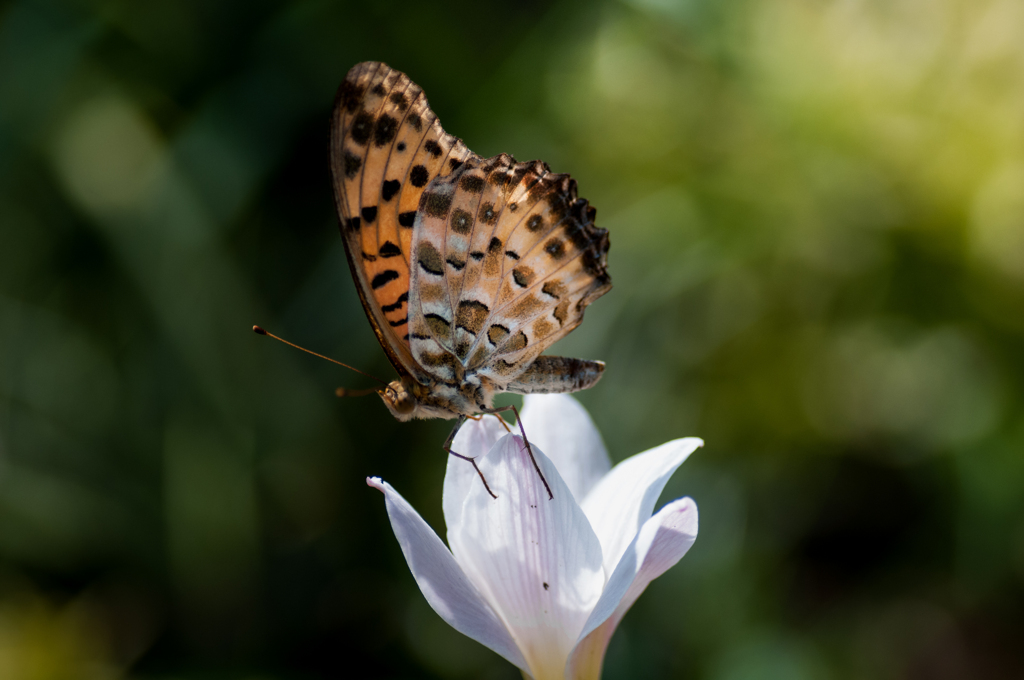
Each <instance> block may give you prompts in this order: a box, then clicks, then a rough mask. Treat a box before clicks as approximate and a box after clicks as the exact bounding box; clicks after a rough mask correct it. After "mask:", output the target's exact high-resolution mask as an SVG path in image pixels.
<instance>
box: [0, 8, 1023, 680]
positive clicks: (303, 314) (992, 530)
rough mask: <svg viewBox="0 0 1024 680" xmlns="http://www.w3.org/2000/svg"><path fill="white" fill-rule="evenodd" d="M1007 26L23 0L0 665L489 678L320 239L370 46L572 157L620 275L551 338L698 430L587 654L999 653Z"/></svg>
mask: <svg viewBox="0 0 1024 680" xmlns="http://www.w3.org/2000/svg"><path fill="white" fill-rule="evenodd" d="M1022 27H1024V5H1022V4H1021V3H1020V2H1019V1H1017V0H982V1H975V0H890V1H883V0H852V1H839V0H827V1H820V0H781V1H780V0H743V1H740V0H727V1H723V2H712V1H711V0H623V1H622V2H610V1H609V2H603V3H599V4H591V3H583V2H571V1H570V2H560V3H544V2H532V3H493V4H490V3H484V4H481V3H470V2H465V1H460V2H455V3H446V4H444V5H441V4H438V5H433V6H431V5H427V4H424V3H419V2H411V1H406V2H381V3H369V2H368V3H361V4H352V3H335V2H323V1H316V0H303V1H299V2H292V3H274V2H267V1H264V2H257V3H242V2H219V3H201V2H195V1H193V0H186V1H182V0H157V1H155V2H146V3H134V2H128V1H127V0H110V1H106V2H104V1H101V0H66V1H64V2H61V1H59V0H15V1H14V2H12V3H10V4H8V5H6V6H5V7H3V8H0V676H3V677H5V678H8V677H9V678H13V679H14V680H37V679H38V680H48V679H50V678H54V679H57V678H60V679H64V678H82V679H86V678H88V679H93V678H103V679H107V678H111V679H112V678H118V677H133V678H154V679H165V678H166V679H168V680H169V679H171V678H182V679H184V678H225V679H228V678H268V679H269V678H282V679H283V678H315V677H341V676H342V675H343V674H345V673H346V672H352V669H353V668H359V667H361V665H362V664H364V663H366V662H367V661H368V660H372V661H373V663H374V664H375V668H374V669H373V670H370V671H367V672H366V675H365V677H381V678H398V677H438V678H440V677H451V678H456V677H488V678H514V677H517V673H516V672H514V669H512V668H511V667H510V666H509V665H508V664H506V663H505V662H503V661H501V660H500V659H498V658H497V657H496V656H495V655H493V654H491V653H489V652H486V651H485V650H483V649H482V648H478V647H476V646H475V645H474V644H473V643H470V642H468V641H467V640H464V639H462V638H460V637H459V636H458V634H456V633H454V632H453V631H450V630H449V629H447V628H446V627H445V624H443V623H442V622H441V621H440V619H439V618H437V617H436V616H435V615H434V614H433V613H432V612H430V611H429V609H427V608H426V605H425V604H424V603H423V601H422V599H421V596H420V595H419V593H418V591H417V590H416V588H415V585H414V583H413V582H412V579H411V577H410V576H409V574H408V572H407V570H406V567H405V565H404V562H403V560H402V557H401V554H400V552H399V550H398V548H397V545H396V543H395V540H394V538H393V536H392V535H391V532H390V530H389V529H388V525H387V520H386V516H385V514H384V508H383V503H382V501H381V498H380V496H379V494H377V493H376V492H374V491H372V490H370V489H367V488H366V486H365V485H364V478H365V477H366V476H367V475H371V474H372V475H380V476H383V477H384V478H385V479H387V480H388V481H390V482H391V483H392V484H394V486H395V487H396V488H398V489H399V490H400V491H401V492H402V493H403V494H404V495H405V496H406V497H407V498H408V499H409V500H410V501H412V502H413V504H414V505H415V506H416V507H417V508H419V509H421V511H422V512H423V513H424V516H425V517H427V519H428V520H429V521H431V522H432V523H433V525H434V526H435V527H437V528H438V529H440V530H441V531H442V534H443V526H442V521H441V517H440V491H441V479H442V476H443V470H444V465H445V460H444V455H443V453H442V452H441V450H440V444H441V442H442V441H443V439H444V437H445V435H446V434H447V425H446V424H444V423H432V422H427V423H424V422H420V423H411V424H399V423H397V422H395V421H393V420H392V419H391V418H390V416H389V415H388V414H387V412H386V410H385V409H384V407H383V405H381V404H380V403H377V402H376V401H375V398H374V397H367V398H365V399H361V400H357V399H352V400H336V399H335V398H334V397H333V396H332V392H333V389H334V387H336V386H337V385H338V384H342V385H345V386H347V387H361V386H364V385H365V383H366V380H365V379H364V378H362V377H360V376H358V375H356V374H349V373H345V372H342V371H341V370H340V369H336V368H335V367H332V366H330V365H329V364H326V363H323V362H319V361H317V360H315V359H312V358H310V357H307V356H305V355H302V354H299V353H297V352H294V351H291V350H287V349H286V348H284V347H283V346H281V345H278V344H276V343H271V342H270V341H268V340H266V339H264V338H260V337H257V336H256V335H254V334H252V333H251V332H250V330H249V328H250V326H251V325H252V324H253V323H259V324H261V325H263V326H265V327H267V328H268V329H269V330H271V331H273V332H276V333H279V334H281V335H283V336H285V337H287V338H289V339H291V340H294V341H296V342H300V343H302V344H304V345H306V346H309V347H310V348H312V349H315V350H317V351H321V352H324V353H327V354H330V355H332V356H336V357H338V358H339V359H341V360H343V361H346V362H348V363H351V364H354V365H356V366H359V367H361V368H365V369H366V370H368V371H371V372H374V373H376V374H378V375H381V376H388V377H390V376H391V375H392V373H391V369H390V367H389V366H388V364H387V362H386V360H385V358H384V355H383V353H382V352H381V351H380V349H379V347H378V346H377V345H376V341H375V339H374V337H373V335H372V333H371V332H370V329H369V326H368V324H367V323H366V321H365V318H364V317H363V312H362V310H361V308H360V306H359V303H358V300H357V297H356V294H355V291H354V290H353V289H352V284H351V280H350V277H349V274H348V271H347V266H346V264H345V257H344V253H343V250H342V244H341V241H340V239H339V238H338V235H337V233H336V217H335V215H334V208H333V198H332V195H331V186H330V180H329V173H328V160H327V155H326V154H327V137H328V119H329V114H330V107H331V104H332V100H333V95H334V88H335V87H337V85H338V83H339V82H340V81H341V79H342V78H343V76H344V74H345V72H346V71H347V70H348V68H349V67H351V66H352V65H353V64H355V63H356V62H358V61H364V60H370V59H380V60H384V61H387V62H388V63H390V64H391V65H392V66H394V67H396V68H398V69H401V70H403V71H405V72H407V73H408V74H409V75H410V76H411V77H412V78H413V79H414V80H415V81H416V82H418V83H419V84H420V85H422V86H423V87H424V89H425V91H426V92H427V94H428V95H429V97H430V101H431V103H432V105H433V107H434V109H435V111H436V112H437V113H438V115H439V116H440V118H441V120H442V122H443V123H444V125H445V128H446V129H447V130H448V131H450V132H452V133H453V134H456V135H458V136H460V137H462V138H463V139H464V140H465V141H466V143H467V144H468V145H469V147H470V148H472V149H473V150H475V151H477V152H478V153H481V154H483V155H491V154H496V153H499V152H502V151H507V152H510V153H512V154H513V155H515V156H516V157H517V158H519V159H521V160H526V159H531V158H542V159H544V160H547V161H548V162H549V163H550V164H551V165H552V168H553V169H554V170H555V171H558V172H570V173H572V174H573V176H574V177H576V178H577V180H578V181H579V185H580V187H581V189H580V193H581V194H582V195H583V196H585V197H586V198H588V199H589V200H590V201H591V203H592V204H593V205H595V206H596V207H597V208H598V224H599V225H600V226H603V227H606V228H608V229H609V230H610V232H611V239H612V243H613V247H612V249H611V253H610V257H609V264H610V271H611V273H612V276H613V280H614V284H615V288H614V289H613V290H612V292H611V293H610V294H609V295H607V296H606V297H605V298H603V299H601V300H600V301H599V302H597V303H596V304H595V305H594V306H593V307H592V308H591V309H590V310H589V311H588V313H587V320H586V322H585V323H584V324H583V325H582V326H581V327H580V329H578V330H577V331H576V332H574V333H573V334H572V335H571V336H569V337H568V338H567V339H566V340H564V341H563V342H562V343H560V345H559V346H557V347H556V348H555V349H554V352H555V353H558V354H570V355H574V356H581V357H586V358H600V359H604V360H606V361H607V362H608V370H607V372H606V375H605V377H604V379H603V380H602V382H601V383H600V384H599V385H598V386H597V387H595V388H594V389H592V390H590V391H588V392H586V393H584V394H582V395H581V396H580V399H581V401H583V403H584V404H586V405H587V407H588V408H589V409H591V412H592V413H593V414H594V416H595V418H596V420H597V421H598V422H599V423H600V426H601V428H602V431H603V433H604V435H605V437H606V439H607V443H608V445H609V448H610V450H611V452H612V456H613V458H616V459H621V458H623V457H625V456H627V455H629V454H632V453H635V452H637V451H640V450H642V449H645V448H647V447H649V446H653V445H655V444H658V443H660V442H662V441H664V440H666V439H670V438H675V437H679V436H683V435H697V436H701V437H703V438H705V440H706V441H707V446H706V448H705V449H703V450H702V451H701V452H699V453H698V454H697V455H696V456H694V458H693V459H691V461H690V462H688V463H687V464H686V465H685V466H684V468H683V469H682V470H681V471H680V473H678V474H677V475H676V477H675V478H674V479H673V481H672V483H671V484H670V487H669V489H668V490H667V491H666V494H665V498H671V497H675V496H679V495H684V494H686V495H691V496H693V497H694V498H695V499H696V500H697V502H698V504H699V506H700V509H701V516H702V528H701V533H700V537H699V539H698V541H697V543H696V545H695V546H694V549H693V550H692V551H691V553H690V555H689V556H687V557H686V559H684V560H683V561H682V562H681V563H680V564H679V565H678V566H677V567H676V568H675V569H674V570H672V571H670V572H669V573H668V574H666V575H665V576H664V577H662V578H661V579H659V580H658V581H656V582H655V583H654V584H653V585H652V586H651V588H650V591H649V592H648V594H647V595H646V596H645V597H643V598H641V599H640V601H639V602H638V604H637V605H636V607H635V609H634V611H633V612H631V614H630V615H629V616H627V617H626V619H625V622H624V624H623V626H622V628H621V629H620V631H619V632H618V633H617V634H616V637H615V638H614V639H613V642H612V647H611V649H610V651H609V657H608V664H607V672H606V677H608V678H609V679H612V678H633V677H651V678H669V677H679V678H707V679H708V680H760V679H762V678H763V679H766V680H767V679H768V678H787V679H795V678H834V679H836V680H839V679H844V678H849V679H851V680H852V679H853V678H861V677H872V678H879V679H883V680H884V679H887V678H893V679H895V678H903V677H943V678H984V677H992V678H1001V677H1018V676H1020V675H1021V674H1024V656H1022V654H1021V651H1020V645H1019V641H1020V639H1021V638H1022V637H1024V614H1022V612H1024V493H1022V492H1021V489H1022V488H1024V412H1022V403H1024V395H1022V389H1024V351H1022V350H1024V124H1022V121H1024V28H1022Z"/></svg>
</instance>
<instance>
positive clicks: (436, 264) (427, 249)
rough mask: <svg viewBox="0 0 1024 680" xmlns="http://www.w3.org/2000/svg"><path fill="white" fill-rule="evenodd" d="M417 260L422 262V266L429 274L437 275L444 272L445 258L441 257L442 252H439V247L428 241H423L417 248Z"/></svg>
mask: <svg viewBox="0 0 1024 680" xmlns="http://www.w3.org/2000/svg"><path fill="white" fill-rule="evenodd" d="M416 261H417V262H419V263H420V268H421V269H422V270H423V271H425V272H427V273H428V274H434V275H435V276H441V275H443V274H444V260H443V259H442V258H441V253H439V252H437V248H435V247H434V246H433V245H432V244H431V243H429V242H427V241H422V242H421V243H420V245H419V248H417V249H416Z"/></svg>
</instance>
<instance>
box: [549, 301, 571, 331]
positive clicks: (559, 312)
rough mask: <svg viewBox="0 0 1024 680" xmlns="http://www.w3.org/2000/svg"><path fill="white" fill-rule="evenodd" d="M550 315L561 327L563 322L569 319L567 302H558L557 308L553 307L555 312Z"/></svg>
mask: <svg viewBox="0 0 1024 680" xmlns="http://www.w3.org/2000/svg"><path fill="white" fill-rule="evenodd" d="M552 313H553V314H554V315H555V318H556V319H558V325H559V326H561V325H563V324H564V323H565V320H566V319H567V318H569V301H568V300H562V301H561V302H559V303H558V306H557V307H555V311H554V312H552Z"/></svg>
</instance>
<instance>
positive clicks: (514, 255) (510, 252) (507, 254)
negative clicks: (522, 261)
mask: <svg viewBox="0 0 1024 680" xmlns="http://www.w3.org/2000/svg"><path fill="white" fill-rule="evenodd" d="M505 257H507V258H510V259H513V260H518V259H519V253H517V252H516V251H514V250H506V251H505Z"/></svg>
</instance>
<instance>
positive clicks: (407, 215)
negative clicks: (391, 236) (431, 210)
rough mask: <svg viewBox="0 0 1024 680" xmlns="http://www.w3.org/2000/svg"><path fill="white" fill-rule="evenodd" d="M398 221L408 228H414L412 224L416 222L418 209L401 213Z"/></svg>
mask: <svg viewBox="0 0 1024 680" xmlns="http://www.w3.org/2000/svg"><path fill="white" fill-rule="evenodd" d="M398 223H399V224H400V225H402V226H403V227H405V228H406V229H412V225H414V224H416V211H415V210H410V211H409V212H404V213H399V215H398Z"/></svg>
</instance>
